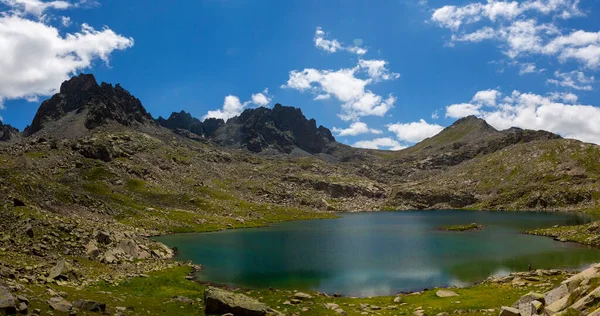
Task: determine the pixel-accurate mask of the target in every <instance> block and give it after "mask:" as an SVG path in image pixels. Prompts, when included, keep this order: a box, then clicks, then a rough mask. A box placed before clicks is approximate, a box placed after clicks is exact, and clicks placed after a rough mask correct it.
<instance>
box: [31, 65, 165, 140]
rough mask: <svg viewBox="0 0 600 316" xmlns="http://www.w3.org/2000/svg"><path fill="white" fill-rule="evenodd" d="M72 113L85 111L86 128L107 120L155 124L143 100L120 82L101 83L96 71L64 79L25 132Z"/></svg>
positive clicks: (92, 127)
mask: <svg viewBox="0 0 600 316" xmlns="http://www.w3.org/2000/svg"><path fill="white" fill-rule="evenodd" d="M69 114H74V115H85V118H84V120H83V122H84V123H83V125H84V127H85V128H86V129H94V128H96V127H99V126H101V125H104V124H106V123H108V122H116V123H119V124H122V125H125V126H132V125H135V124H142V125H148V124H154V120H152V117H151V116H150V114H149V113H148V112H147V111H146V109H145V108H144V106H143V105H142V103H141V102H140V100H138V99H137V98H135V97H134V96H132V95H131V94H130V93H129V92H128V91H127V90H125V89H123V87H121V86H120V85H119V84H117V85H115V86H113V85H111V84H108V83H104V82H103V83H102V84H100V85H98V83H97V82H96V78H95V77H94V76H93V75H91V74H80V75H79V76H76V77H73V78H71V79H69V80H67V81H65V82H63V83H62V85H61V87H60V92H59V93H57V94H55V95H54V96H52V97H51V98H50V99H48V100H46V101H44V102H42V104H41V105H40V108H39V109H38V111H37V113H36V115H35V117H34V119H33V121H32V123H31V125H30V126H29V127H28V128H27V129H26V130H25V134H26V135H32V134H34V133H36V132H38V131H40V130H42V129H43V128H44V127H45V126H46V125H48V124H51V123H53V122H55V121H58V120H59V119H61V118H63V117H65V116H67V115H69Z"/></svg>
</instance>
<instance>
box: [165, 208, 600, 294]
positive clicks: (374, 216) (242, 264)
mask: <svg viewBox="0 0 600 316" xmlns="http://www.w3.org/2000/svg"><path fill="white" fill-rule="evenodd" d="M341 216H342V217H341V218H337V219H327V220H311V221H296V222H286V223H280V224H274V225H272V226H270V227H265V228H252V229H242V230H229V231H222V232H215V233H204V234H181V235H170V236H162V237H158V238H156V239H157V240H159V241H161V242H164V243H165V244H167V245H169V246H171V247H177V248H178V249H179V255H178V259H180V260H191V261H193V262H194V263H197V264H201V265H202V266H203V270H202V271H201V272H199V274H198V278H199V279H200V280H203V281H209V282H214V283H221V284H230V285H237V286H241V287H246V288H268V287H274V288H288V289H298V290H307V289H311V290H318V291H323V292H326V293H336V292H338V293H341V294H343V295H351V296H374V295H391V294H395V293H398V292H403V291H414V290H421V289H424V288H432V287H440V286H452V285H456V286H464V285H468V284H471V283H474V282H478V281H481V280H484V279H485V278H487V277H488V276H491V275H505V274H508V273H510V272H511V271H524V270H527V268H528V265H529V264H531V265H532V267H533V268H534V269H537V268H545V269H548V268H579V267H583V266H586V265H588V264H590V263H593V262H600V251H599V250H598V249H593V248H589V247H585V246H580V245H577V244H573V243H561V242H558V241H554V240H553V239H551V238H547V237H539V236H530V235H524V234H521V232H522V231H524V230H528V229H535V228H543V227H550V226H553V225H567V224H577V223H583V222H586V221H587V220H586V218H583V217H581V216H577V215H570V214H556V213H532V212H484V211H477V212H476V211H405V212H377V213H354V214H341ZM472 222H476V223H478V224H481V225H484V229H483V230H481V231H473V232H447V231H440V230H439V228H440V227H442V226H447V225H458V224H469V223H472Z"/></svg>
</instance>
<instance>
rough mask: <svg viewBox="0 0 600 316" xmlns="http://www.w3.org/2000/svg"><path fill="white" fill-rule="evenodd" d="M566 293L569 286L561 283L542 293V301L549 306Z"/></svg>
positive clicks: (566, 294) (567, 293)
mask: <svg viewBox="0 0 600 316" xmlns="http://www.w3.org/2000/svg"><path fill="white" fill-rule="evenodd" d="M568 295H569V288H568V287H567V285H566V284H561V285H560V286H559V287H557V288H554V289H552V290H550V291H548V292H546V293H545V294H544V303H545V304H546V305H548V306H549V305H552V304H554V302H556V301H558V300H560V299H562V298H563V297H565V296H568Z"/></svg>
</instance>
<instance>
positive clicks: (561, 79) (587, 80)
mask: <svg viewBox="0 0 600 316" xmlns="http://www.w3.org/2000/svg"><path fill="white" fill-rule="evenodd" d="M554 77H555V79H548V81H547V82H548V83H550V84H554V85H557V86H561V87H566V88H571V89H575V90H586V91H590V90H592V83H594V82H595V78H594V76H590V77H588V76H586V75H585V74H584V73H583V72H581V71H577V70H574V71H571V72H565V73H563V72H560V71H555V72H554Z"/></svg>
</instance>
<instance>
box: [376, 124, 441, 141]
mask: <svg viewBox="0 0 600 316" xmlns="http://www.w3.org/2000/svg"><path fill="white" fill-rule="evenodd" d="M387 128H388V131H390V132H392V133H394V134H396V137H397V138H398V139H399V140H401V141H406V142H410V143H418V142H420V141H422V140H423V139H425V138H428V137H431V136H433V135H435V134H437V133H439V132H441V131H442V130H443V129H444V128H443V127H442V126H440V125H437V124H429V123H427V122H426V121H425V120H423V119H421V120H419V121H418V122H411V123H396V124H389V125H387Z"/></svg>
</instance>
